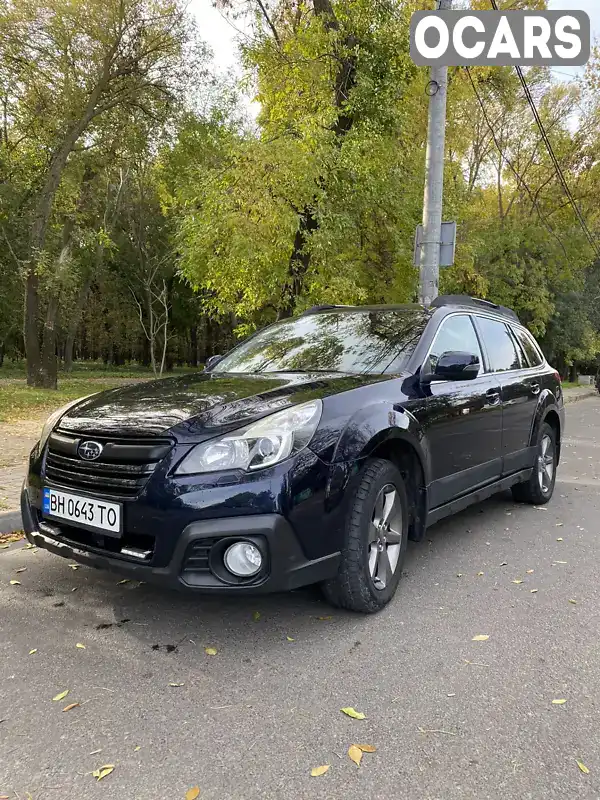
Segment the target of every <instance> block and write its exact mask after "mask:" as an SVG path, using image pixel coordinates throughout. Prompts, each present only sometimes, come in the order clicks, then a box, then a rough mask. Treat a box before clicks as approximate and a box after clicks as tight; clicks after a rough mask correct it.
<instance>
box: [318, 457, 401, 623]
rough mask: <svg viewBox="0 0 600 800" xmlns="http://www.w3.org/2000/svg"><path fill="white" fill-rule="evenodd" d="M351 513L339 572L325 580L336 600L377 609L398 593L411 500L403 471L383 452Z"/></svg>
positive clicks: (371, 464)
mask: <svg viewBox="0 0 600 800" xmlns="http://www.w3.org/2000/svg"><path fill="white" fill-rule="evenodd" d="M357 480H358V488H357V490H356V492H355V494H354V497H353V499H352V501H351V503H350V507H349V509H348V514H347V517H346V532H345V543H344V549H343V551H342V559H341V563H340V567H339V570H338V574H337V575H336V577H335V578H333V579H331V580H329V581H326V582H325V583H324V584H323V593H324V595H325V597H326V599H327V600H328V601H329V602H330V603H332V604H333V605H335V606H339V607H342V608H347V609H350V610H351V611H359V612H362V613H364V614H372V613H374V612H376V611H379V610H380V609H381V608H383V607H384V606H385V605H386V604H387V603H389V601H390V600H391V599H392V597H393V596H394V594H395V592H396V588H397V586H398V581H399V580H400V574H401V572H402V562H403V561H404V554H405V552H406V544H407V541H408V522H409V519H408V516H409V515H408V502H407V497H406V489H405V487H404V481H403V480H402V475H401V474H400V472H399V471H398V469H396V467H395V466H394V465H393V464H392V463H391V462H389V461H386V460H385V459H382V458H376V459H370V460H369V461H367V462H366V464H365V466H364V467H363V469H362V472H361V474H360V475H359V476H358V479H357Z"/></svg>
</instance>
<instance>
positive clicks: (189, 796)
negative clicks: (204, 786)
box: [185, 786, 200, 800]
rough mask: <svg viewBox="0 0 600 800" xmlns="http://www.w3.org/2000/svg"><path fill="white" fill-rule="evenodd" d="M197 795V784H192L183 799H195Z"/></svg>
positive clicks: (198, 790) (198, 788)
mask: <svg viewBox="0 0 600 800" xmlns="http://www.w3.org/2000/svg"><path fill="white" fill-rule="evenodd" d="M197 797H200V787H199V786H192V788H191V789H188V790H187V792H186V793H185V800H196V798H197Z"/></svg>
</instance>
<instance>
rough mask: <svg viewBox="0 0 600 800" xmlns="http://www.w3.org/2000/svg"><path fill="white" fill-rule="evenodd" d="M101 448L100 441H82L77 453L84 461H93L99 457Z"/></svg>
mask: <svg viewBox="0 0 600 800" xmlns="http://www.w3.org/2000/svg"><path fill="white" fill-rule="evenodd" d="M103 449H104V447H103V445H101V444H100V442H82V443H81V444H80V445H79V447H78V448H77V453H78V455H79V457H80V458H83V460H84V461H95V460H96V459H97V458H99V457H100V455H101V453H102V450H103Z"/></svg>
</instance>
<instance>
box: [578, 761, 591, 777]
mask: <svg viewBox="0 0 600 800" xmlns="http://www.w3.org/2000/svg"><path fill="white" fill-rule="evenodd" d="M575 761H576V762H577V766H578V767H579V769H580V770H581V771H582V772H583V774H584V775H589V774H590V771H589V769H588V768H587V767H586V765H585V764H584V763H583V761H580V760H579V759H578V758H576V759H575Z"/></svg>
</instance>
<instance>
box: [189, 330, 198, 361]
mask: <svg viewBox="0 0 600 800" xmlns="http://www.w3.org/2000/svg"><path fill="white" fill-rule="evenodd" d="M188 364H189V365H190V367H197V366H198V326H197V325H192V327H191V328H190V355H189V358H188Z"/></svg>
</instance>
